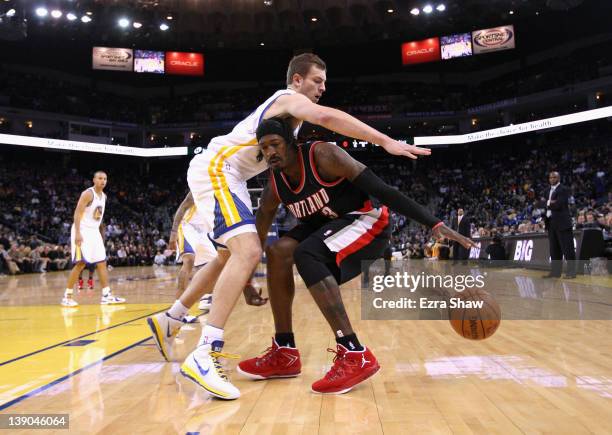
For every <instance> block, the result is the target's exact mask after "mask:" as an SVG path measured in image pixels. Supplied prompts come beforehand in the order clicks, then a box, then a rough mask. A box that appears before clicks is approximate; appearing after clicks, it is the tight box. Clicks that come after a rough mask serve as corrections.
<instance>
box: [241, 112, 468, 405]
mask: <svg viewBox="0 0 612 435" xmlns="http://www.w3.org/2000/svg"><path fill="white" fill-rule="evenodd" d="M257 139H258V141H259V145H260V147H261V151H262V158H264V159H265V160H266V161H267V162H268V164H269V166H270V169H271V170H270V181H269V183H268V185H267V186H266V188H265V189H264V192H263V194H262V198H261V202H260V207H259V209H258V211H257V216H256V226H257V231H258V234H259V237H260V240H261V241H262V245H263V244H264V242H265V240H266V237H267V233H268V229H269V228H270V225H271V224H272V221H273V219H274V216H275V215H276V210H277V208H278V205H279V204H280V203H283V204H284V205H285V206H286V207H287V208H288V209H289V211H291V213H293V214H294V216H295V217H296V218H297V219H298V220H299V222H300V223H299V224H298V225H297V226H296V227H294V228H293V229H292V230H290V231H289V232H288V233H287V234H285V235H284V236H283V237H281V238H280V239H279V240H278V241H277V242H275V243H274V244H273V245H271V246H269V247H268V248H267V249H266V254H267V258H268V291H269V293H270V304H271V306H272V311H273V315H274V323H275V328H276V335H275V338H274V340H273V341H272V346H271V347H270V348H269V349H268V350H267V352H266V353H265V354H264V355H262V356H260V357H257V358H252V359H249V360H245V361H242V362H240V364H239V365H238V372H240V373H242V374H243V375H245V376H247V377H249V378H252V379H268V378H277V377H292V376H297V375H298V374H299V373H300V371H301V363H300V355H299V352H298V350H297V348H296V347H295V341H294V337H293V332H292V331H293V329H292V323H291V307H292V303H293V295H294V292H295V287H294V282H293V271H292V266H293V263H294V262H295V265H296V267H297V269H298V272H299V273H300V275H301V277H302V279H303V280H304V282H305V284H306V286H307V287H308V289H309V290H310V293H311V294H312V296H313V298H314V300H315V302H316V303H317V305H318V306H319V309H320V310H321V312H322V313H323V315H324V316H325V318H326V320H327V322H328V323H329V325H330V326H331V328H332V331H333V332H334V335H335V337H336V342H337V351H336V352H335V353H336V357H335V358H334V365H333V367H332V368H331V369H330V371H329V372H328V373H327V374H326V375H325V377H323V378H322V379H320V380H318V381H316V382H315V383H314V384H313V385H312V391H314V392H316V393H328V394H341V393H345V392H347V391H349V390H351V389H352V388H353V387H354V386H355V385H357V384H359V383H360V382H363V381H364V380H366V379H367V378H369V377H370V376H372V375H374V374H375V373H376V372H377V371H378V370H379V369H380V366H379V365H378V362H377V361H376V358H375V357H374V355H373V354H372V352H371V351H370V350H369V349H368V348H366V347H365V346H362V345H361V343H360V342H359V339H358V338H357V335H356V334H355V332H354V331H353V329H352V327H351V323H350V321H349V318H348V316H347V314H346V311H345V309H344V304H343V302H342V297H341V294H340V287H339V286H340V284H343V283H345V282H348V281H349V280H351V279H353V278H355V277H356V276H358V275H359V274H360V273H361V263H362V262H363V261H373V260H375V259H377V258H381V257H382V255H383V252H384V250H385V248H386V247H387V245H388V242H389V236H390V226H389V211H388V209H387V206H389V207H391V208H392V209H393V210H396V211H397V212H399V213H401V214H403V215H405V216H406V217H408V218H411V219H414V220H416V221H417V222H419V223H421V224H423V225H426V226H428V227H430V228H432V230H433V232H434V235H435V236H436V237H444V238H448V239H451V240H456V241H457V242H459V243H461V244H462V245H463V246H465V247H466V248H467V247H471V246H475V245H474V243H473V242H472V241H471V240H470V239H468V238H466V237H464V236H462V235H460V234H458V233H457V232H455V231H453V230H451V229H450V228H448V227H447V226H446V225H444V223H443V222H441V221H440V220H439V219H437V218H436V217H434V216H432V215H431V214H430V213H429V212H428V211H427V210H426V209H425V208H424V207H422V206H420V205H419V204H417V203H416V202H415V201H413V200H412V199H410V198H408V197H406V196H404V195H403V194H402V193H400V192H399V191H397V190H396V189H394V188H393V187H391V186H388V185H387V184H385V183H384V182H383V181H382V180H381V179H380V178H378V177H377V176H376V175H375V174H374V173H373V172H372V171H371V170H370V169H368V168H367V167H366V166H364V165H363V164H362V163H360V162H358V161H357V160H355V159H353V158H352V157H350V156H349V155H348V154H347V153H346V152H345V151H344V150H342V149H341V148H339V147H337V146H336V145H333V144H330V143H326V142H310V143H304V144H300V145H298V144H296V143H295V140H294V138H293V135H292V132H291V128H290V127H289V124H288V123H287V122H286V121H285V120H283V119H280V118H270V119H267V120H264V121H262V123H261V124H260V125H259V127H258V129H257ZM370 197H373V198H376V199H377V200H379V201H380V202H381V203H382V204H385V205H384V206H381V207H373V205H372V202H371V201H370Z"/></svg>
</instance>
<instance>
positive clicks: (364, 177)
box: [352, 168, 442, 228]
mask: <svg viewBox="0 0 612 435" xmlns="http://www.w3.org/2000/svg"><path fill="white" fill-rule="evenodd" d="M352 183H353V184H354V185H355V186H357V187H359V188H360V189H361V190H363V191H364V192H366V193H367V194H368V195H370V196H373V197H374V198H376V199H378V200H379V201H381V202H382V203H383V204H385V205H386V206H387V207H390V208H391V209H393V210H395V211H396V212H398V213H401V214H403V215H404V216H406V217H407V218H410V219H413V220H415V221H417V222H418V223H420V224H422V225H425V226H427V227H430V228H433V227H435V226H436V225H438V224H439V223H441V222H442V221H441V220H440V219H438V218H437V217H435V216H434V215H432V214H431V213H429V211H428V210H427V209H426V208H425V207H423V206H422V205H420V204H419V203H417V202H416V201H414V200H412V199H410V198H408V197H407V196H406V195H404V194H403V193H401V192H400V191H398V190H396V189H394V188H393V187H391V186H389V185H388V184H386V183H385V182H384V181H383V180H381V179H380V178H379V177H378V176H376V174H374V172H372V170H371V169H370V168H366V169H365V170H364V171H363V172H362V173H361V174H359V175H358V176H357V178H355V179H354V180H353V181H352Z"/></svg>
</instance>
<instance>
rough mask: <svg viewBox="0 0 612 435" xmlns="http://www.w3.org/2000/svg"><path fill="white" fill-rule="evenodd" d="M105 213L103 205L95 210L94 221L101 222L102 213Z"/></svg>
mask: <svg viewBox="0 0 612 435" xmlns="http://www.w3.org/2000/svg"><path fill="white" fill-rule="evenodd" d="M103 212H104V209H103V208H102V206H101V205H99V206H97V207H96V209H95V210H94V214H93V216H94V219H95V220H97V221H99V220H100V219H102V213H103Z"/></svg>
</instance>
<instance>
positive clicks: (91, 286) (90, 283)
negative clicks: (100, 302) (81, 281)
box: [87, 278, 94, 290]
mask: <svg viewBox="0 0 612 435" xmlns="http://www.w3.org/2000/svg"><path fill="white" fill-rule="evenodd" d="M93 288H94V287H93V279H91V278H89V279H88V280H87V290H93Z"/></svg>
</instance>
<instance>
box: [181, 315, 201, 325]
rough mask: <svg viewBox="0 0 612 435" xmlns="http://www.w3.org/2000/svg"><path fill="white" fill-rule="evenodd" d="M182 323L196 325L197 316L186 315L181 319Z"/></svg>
mask: <svg viewBox="0 0 612 435" xmlns="http://www.w3.org/2000/svg"><path fill="white" fill-rule="evenodd" d="M183 323H198V316H190V315H189V314H187V315H186V316H185V317H183Z"/></svg>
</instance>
